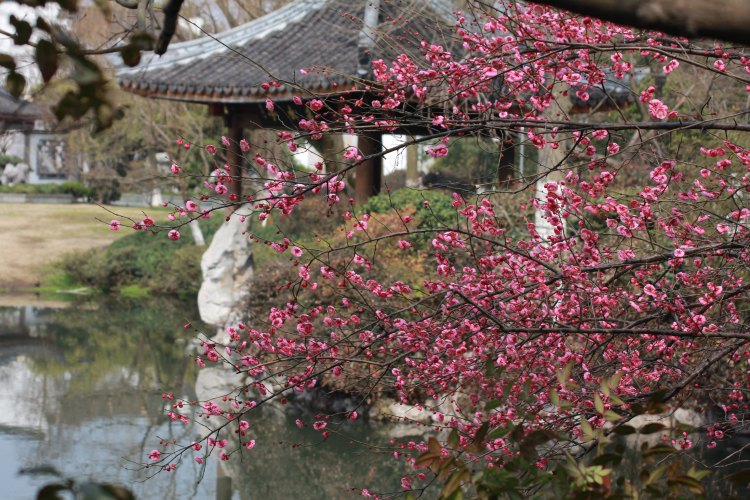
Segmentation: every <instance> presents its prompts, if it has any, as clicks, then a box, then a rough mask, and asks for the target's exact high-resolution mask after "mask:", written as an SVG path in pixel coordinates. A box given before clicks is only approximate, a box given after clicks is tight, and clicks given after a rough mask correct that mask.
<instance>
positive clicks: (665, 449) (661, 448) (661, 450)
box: [643, 443, 676, 458]
mask: <svg viewBox="0 0 750 500" xmlns="http://www.w3.org/2000/svg"><path fill="white" fill-rule="evenodd" d="M644 444H645V443H644ZM675 451H676V450H675V449H674V448H673V447H671V446H667V445H666V444H657V445H656V446H652V447H651V448H648V449H646V450H645V451H644V452H643V456H644V458H645V457H650V456H652V455H668V454H670V453H675Z"/></svg>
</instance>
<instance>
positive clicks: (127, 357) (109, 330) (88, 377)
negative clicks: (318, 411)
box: [0, 300, 401, 499]
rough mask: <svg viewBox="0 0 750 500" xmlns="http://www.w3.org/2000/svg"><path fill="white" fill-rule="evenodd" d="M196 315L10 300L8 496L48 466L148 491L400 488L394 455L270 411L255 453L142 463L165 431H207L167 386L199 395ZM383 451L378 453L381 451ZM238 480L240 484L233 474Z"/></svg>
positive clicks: (248, 494) (0, 399)
mask: <svg viewBox="0 0 750 500" xmlns="http://www.w3.org/2000/svg"><path fill="white" fill-rule="evenodd" d="M197 316H198V315H197V312H196V311H195V310H192V309H191V308H190V306H187V305H185V304H184V303H179V302H170V301H163V300H160V301H153V302H145V303H144V302H122V301H118V302H114V301H111V300H110V301H108V300H100V301H95V302H87V303H82V304H72V305H70V306H69V307H65V308H49V307H34V306H25V307H21V308H2V307H0V377H2V380H4V381H5V382H6V385H5V387H4V389H3V391H1V392H0V484H2V485H3V495H2V496H3V497H4V498H13V499H14V498H19V499H20V498H33V496H34V493H35V491H36V490H37V489H38V488H39V487H40V486H41V485H43V484H45V483H46V482H48V481H50V480H51V479H52V478H44V477H26V476H23V477H20V476H18V475H17V471H18V470H19V469H21V468H25V467H34V466H37V465H40V464H49V465H52V466H54V467H55V468H57V469H58V470H60V471H61V472H62V473H63V474H65V475H67V476H70V477H72V478H75V479H77V480H94V481H96V480H99V481H107V482H114V483H120V484H124V485H128V486H130V487H131V488H132V489H133V490H134V492H135V493H136V495H137V497H138V498H139V499H143V498H223V499H228V498H242V499H246V498H248V499H249V498H267V499H274V498H310V499H314V498H321V499H329V498H331V499H335V498H344V497H349V496H350V495H351V491H349V488H350V487H351V486H352V485H356V486H359V487H369V488H371V489H375V490H380V491H383V490H384V489H386V488H390V489H392V488H393V487H394V485H398V484H399V481H398V478H399V477H400V475H401V473H400V472H401V471H400V470H399V466H400V465H401V464H399V463H397V462H394V461H393V460H392V458H390V456H389V455H386V454H383V455H380V456H381V457H382V459H377V458H376V459H373V455H372V454H367V453H364V452H365V450H366V446H365V447H363V446H362V445H359V444H357V445H354V444H351V443H352V441H353V440H352V439H351V438H348V437H344V436H341V435H336V434H334V435H333V436H332V437H331V438H330V439H328V440H327V441H326V442H324V443H320V442H319V440H320V436H319V434H317V433H311V432H310V433H308V432H305V431H303V430H300V429H298V428H297V427H296V426H295V425H294V416H293V415H286V414H284V413H283V412H280V411H273V410H270V411H265V412H264V413H262V414H261V415H258V416H256V417H255V418H254V419H253V423H252V426H253V427H252V431H253V433H254V437H256V438H257V439H258V443H259V444H258V447H257V448H256V449H255V450H254V452H253V453H248V454H244V456H243V459H242V460H240V459H239V455H234V457H237V458H236V459H235V458H233V459H232V461H230V462H227V463H221V464H217V463H216V462H217V461H214V460H211V463H210V465H209V466H208V467H207V468H206V470H205V471H203V473H204V477H203V480H202V481H201V482H200V483H199V484H196V482H195V478H196V477H197V476H198V475H199V473H201V470H200V466H199V465H198V464H196V463H194V462H192V457H190V456H187V457H186V459H187V460H186V461H185V462H184V463H183V464H181V465H180V466H179V467H178V469H177V471H176V472H170V473H160V474H158V475H157V476H156V477H154V478H152V479H149V480H147V481H145V479H146V477H147V475H149V473H152V472H153V470H151V471H140V472H139V471H135V470H132V469H134V468H136V467H135V466H133V465H132V464H129V462H128V460H135V461H138V460H142V459H143V458H144V457H145V456H146V455H147V453H148V451H149V450H151V449H153V448H154V447H156V446H155V445H156V444H157V443H158V441H159V439H160V438H161V439H167V440H172V439H176V440H178V441H180V442H190V441H192V440H193V439H195V438H197V437H198V436H199V435H200V428H196V427H195V426H190V425H184V424H181V423H175V422H173V421H172V420H171V419H169V418H167V417H166V416H165V415H164V411H163V410H164V402H163V400H162V399H161V397H160V395H161V393H162V392H164V391H165V390H168V391H169V392H173V393H175V394H176V395H178V396H179V397H181V398H186V399H190V400H194V399H196V395H195V381H196V377H197V370H196V368H195V367H194V365H193V363H191V362H190V360H189V359H188V356H187V348H188V345H189V341H190V340H191V336H192V333H190V332H189V331H186V330H184V329H183V328H182V327H181V325H182V324H183V323H185V322H186V321H191V320H193V319H194V318H196V317H197ZM342 432H343V433H345V434H349V435H352V436H356V440H357V441H358V442H363V443H365V444H366V445H367V446H380V445H383V444H387V440H388V438H387V436H386V435H384V434H382V433H380V432H378V430H377V429H373V428H372V427H367V426H365V425H363V424H359V425H354V426H349V427H348V428H345V429H342ZM375 456H376V457H377V456H378V455H375ZM230 477H231V478H234V480H233V481H230V480H229V478H230Z"/></svg>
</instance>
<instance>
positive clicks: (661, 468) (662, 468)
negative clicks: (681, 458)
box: [645, 464, 669, 484]
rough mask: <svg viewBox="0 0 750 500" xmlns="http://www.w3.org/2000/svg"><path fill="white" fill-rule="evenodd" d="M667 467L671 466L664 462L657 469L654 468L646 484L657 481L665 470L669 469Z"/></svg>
mask: <svg viewBox="0 0 750 500" xmlns="http://www.w3.org/2000/svg"><path fill="white" fill-rule="evenodd" d="M667 467H669V464H662V465H660V466H659V467H657V468H656V469H654V470H652V471H651V472H650V473H649V475H648V478H647V479H646V481H645V483H646V484H651V483H653V482H655V481H658V480H659V478H660V477H661V476H662V475H663V474H664V471H666V470H667Z"/></svg>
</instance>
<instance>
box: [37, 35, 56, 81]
mask: <svg viewBox="0 0 750 500" xmlns="http://www.w3.org/2000/svg"><path fill="white" fill-rule="evenodd" d="M36 64H37V66H39V71H40V72H41V73H42V79H44V83H47V82H48V81H50V80H51V79H52V77H53V76H54V75H55V73H56V72H57V67H58V64H59V61H58V55H57V49H56V48H55V46H54V45H53V44H52V42H49V41H47V40H39V43H37V45H36Z"/></svg>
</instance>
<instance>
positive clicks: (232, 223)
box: [198, 215, 253, 327]
mask: <svg viewBox="0 0 750 500" xmlns="http://www.w3.org/2000/svg"><path fill="white" fill-rule="evenodd" d="M249 222H250V217H248V218H247V219H246V220H245V222H242V221H241V220H240V217H239V216H236V215H235V216H233V217H232V218H231V219H230V220H229V222H226V223H224V224H223V225H222V226H221V227H220V228H219V230H218V231H217V232H216V234H215V235H214V237H213V240H212V241H211V244H210V245H209V247H208V249H207V250H206V251H205V253H204V254H203V258H202V259H201V271H202V272H203V283H202V284H201V288H200V290H199V291H198V311H199V312H200V316H201V319H202V320H203V321H204V322H205V323H208V324H210V325H214V326H218V327H222V326H224V325H226V324H227V322H228V321H230V319H231V318H230V316H231V315H232V313H233V312H235V311H236V309H237V307H236V306H237V305H239V304H240V302H241V301H242V299H244V298H245V297H246V294H247V282H248V280H249V279H250V278H252V273H253V266H252V260H251V255H252V252H251V250H250V244H249V243H248V239H247V235H246V234H245V233H246V230H247V228H248V224H249Z"/></svg>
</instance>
